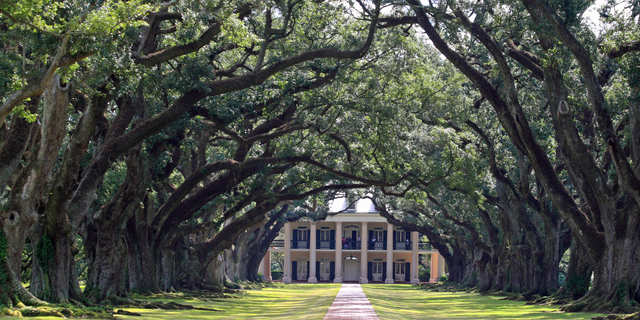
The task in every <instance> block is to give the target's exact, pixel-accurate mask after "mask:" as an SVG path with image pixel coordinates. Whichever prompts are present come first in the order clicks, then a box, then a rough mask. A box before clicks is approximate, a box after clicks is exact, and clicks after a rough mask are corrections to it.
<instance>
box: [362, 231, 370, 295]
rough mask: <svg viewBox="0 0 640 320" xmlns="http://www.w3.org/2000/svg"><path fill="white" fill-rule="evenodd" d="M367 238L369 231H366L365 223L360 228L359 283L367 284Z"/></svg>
mask: <svg viewBox="0 0 640 320" xmlns="http://www.w3.org/2000/svg"><path fill="white" fill-rule="evenodd" d="M368 237H369V231H368V230H367V223H366V222H363V223H362V227H360V283H367V282H369V281H368V280H369V279H367V268H368V267H369V264H368V263H367V261H368V260H367V249H368V248H367V243H368V241H369V239H368Z"/></svg>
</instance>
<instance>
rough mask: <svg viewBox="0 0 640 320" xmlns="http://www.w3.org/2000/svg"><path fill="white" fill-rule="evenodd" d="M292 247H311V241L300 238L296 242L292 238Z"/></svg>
mask: <svg viewBox="0 0 640 320" xmlns="http://www.w3.org/2000/svg"><path fill="white" fill-rule="evenodd" d="M291 249H309V241H306V240H305V241H302V240H298V241H296V242H294V241H293V240H291Z"/></svg>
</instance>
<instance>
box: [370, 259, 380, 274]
mask: <svg viewBox="0 0 640 320" xmlns="http://www.w3.org/2000/svg"><path fill="white" fill-rule="evenodd" d="M371 269H372V270H371V273H382V262H374V263H372V264H371Z"/></svg>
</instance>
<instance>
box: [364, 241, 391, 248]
mask: <svg viewBox="0 0 640 320" xmlns="http://www.w3.org/2000/svg"><path fill="white" fill-rule="evenodd" d="M368 249H369V250H387V246H386V244H385V243H384V241H376V240H371V241H369V248H368Z"/></svg>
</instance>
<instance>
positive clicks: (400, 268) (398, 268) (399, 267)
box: [393, 263, 405, 274]
mask: <svg viewBox="0 0 640 320" xmlns="http://www.w3.org/2000/svg"><path fill="white" fill-rule="evenodd" d="M404 268H405V266H404V263H394V264H393V273H395V274H404V271H405V269H404Z"/></svg>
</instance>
